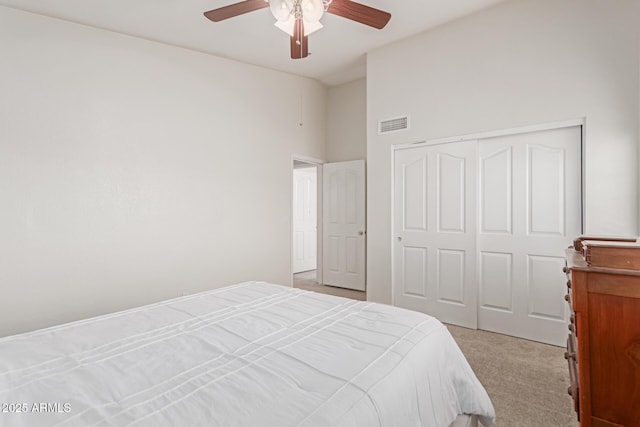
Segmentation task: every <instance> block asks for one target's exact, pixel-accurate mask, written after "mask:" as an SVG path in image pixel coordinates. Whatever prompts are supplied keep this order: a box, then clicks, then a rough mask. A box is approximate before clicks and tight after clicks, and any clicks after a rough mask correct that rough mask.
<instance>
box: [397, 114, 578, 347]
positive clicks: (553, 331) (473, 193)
mask: <svg viewBox="0 0 640 427" xmlns="http://www.w3.org/2000/svg"><path fill="white" fill-rule="evenodd" d="M580 141H581V127H579V126H576V127H570V128H561V129H553V130H545V131H539V132H531V133H523V134H517V135H509V136H501V137H496V138H488V139H482V140H478V141H462V142H456V143H451V144H441V145H432V146H420V147H415V148H408V149H401V150H396V152H395V159H394V162H395V170H394V225H393V227H394V238H395V241H394V263H393V265H394V276H393V279H394V283H393V288H394V303H395V304H396V305H398V306H401V307H405V308H409V309H413V310H418V311H422V312H425V313H427V314H430V315H433V316H435V317H437V318H439V319H440V320H442V321H444V322H448V323H452V324H456V325H461V326H467V327H471V328H475V327H478V328H480V329H485V330H490V331H495V332H500V333H505V334H508V335H513V336H518V337H522V338H527V339H531V340H536V341H540V342H545V343H549V344H555V345H564V341H565V340H566V336H567V329H566V322H567V315H568V308H567V306H566V305H567V304H566V303H565V302H564V299H563V295H564V294H565V293H566V286H565V280H566V278H565V277H564V274H563V272H562V266H563V265H564V249H565V248H566V247H567V246H569V245H570V244H571V242H572V240H573V238H574V237H575V236H577V235H579V234H580V233H581V228H582V227H581V223H582V218H581V200H582V198H581V173H580V162H581V155H580Z"/></svg>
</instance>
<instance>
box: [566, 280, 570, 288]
mask: <svg viewBox="0 0 640 427" xmlns="http://www.w3.org/2000/svg"><path fill="white" fill-rule="evenodd" d="M567 289H571V280H567Z"/></svg>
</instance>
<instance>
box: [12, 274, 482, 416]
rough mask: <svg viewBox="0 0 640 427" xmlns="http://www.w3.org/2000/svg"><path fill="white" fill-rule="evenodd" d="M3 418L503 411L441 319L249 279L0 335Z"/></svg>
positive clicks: (377, 414)
mask: <svg viewBox="0 0 640 427" xmlns="http://www.w3.org/2000/svg"><path fill="white" fill-rule="evenodd" d="M0 405H2V407H0V425H2V426H16V427H17V426H29V427H34V426H54V425H55V426H83V427H84V426H133V425H135V426H225V427H227V426H279V427H280V426H407V427H409V426H433V427H439V426H442V427H446V426H449V425H450V424H451V423H452V422H453V421H454V420H455V419H456V418H457V417H458V415H459V414H477V415H478V419H479V420H480V422H481V423H482V424H483V425H484V426H490V425H492V424H493V423H494V417H495V413H494V409H493V406H492V404H491V401H490V399H489V397H488V395H487V393H486V391H485V390H484V388H483V387H482V385H481V384H480V382H479V381H478V379H477V378H476V376H475V375H474V373H473V371H472V369H471V367H470V366H469V364H468V363H467V361H466V360H465V358H464V356H463V354H462V352H461V351H460V349H459V348H458V346H457V345H456V343H455V341H454V340H453V338H452V337H451V335H450V334H449V332H448V331H447V329H446V328H445V327H444V326H443V325H442V324H441V323H440V322H439V321H438V320H436V319H435V318H433V317H429V316H427V315H424V314H421V313H417V312H412V311H409V310H404V309H400V308H397V307H391V306H387V305H382V304H376V303H371V302H362V301H353V300H349V299H344V298H338V297H333V296H329V295H323V294H318V293H314V292H307V291H302V290H298V289H291V288H287V287H284V286H279V285H273V284H268V283H264V282H248V283H242V284H238V285H234V286H230V287H226V288H221V289H216V290H212V291H209V292H204V293H201V294H197V295H192V296H187V297H182V298H176V299H173V300H169V301H165V302H162V303H157V304H152V305H148V306H144V307H140V308H137V309H132V310H127V311H122V312H118V313H114V314H110V315H105V316H99V317H95V318H91V319H87V320H83V321H78V322H74V323H70V324H66V325H61V326H56V327H52V328H48V329H43V330H39V331H35V332H31V333H26V334H21V335H15V336H11V337H6V338H2V339H0Z"/></svg>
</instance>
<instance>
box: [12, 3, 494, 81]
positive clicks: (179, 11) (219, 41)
mask: <svg viewBox="0 0 640 427" xmlns="http://www.w3.org/2000/svg"><path fill="white" fill-rule="evenodd" d="M236 1H237V0H191V1H183V0H134V1H132V0H56V1H44V0H0V5H5V6H8V7H12V8H16V9H21V10H25V11H29V12H34V13H38V14H42V15H47V16H52V17H55V18H60V19H64V20H67V21H72V22H77V23H81V24H85V25H89V26H93V27H98V28H103V29H106V30H110V31H115V32H118V33H123V34H129V35H132V36H137V37H142V38H145V39H149V40H154V41H158V42H161V43H166V44H170V45H174V46H180V47H184V48H188V49H193V50H197V51H201V52H206V53H210V54H213V55H217V56H222V57H226V58H231V59H235V60H238V61H242V62H246V63H250V64H256V65H260V66H263V67H267V68H271V69H275V70H280V71H285V72H288V73H293V74H297V75H301V76H306V77H311V78H315V79H318V80H320V81H321V82H323V83H324V84H326V85H330V86H331V85H337V84H341V83H345V82H348V81H351V80H355V79H357V78H360V77H364V76H365V72H366V61H365V55H366V52H368V51H371V50H373V49H375V48H377V47H381V46H384V45H387V44H389V43H392V42H394V41H397V40H400V39H403V38H405V37H407V36H410V35H412V34H416V33H419V32H422V31H425V30H427V29H429V28H433V27H435V26H437V25H441V24H443V23H445V22H449V21H451V20H454V19H457V18H459V17H462V16H464V15H468V14H470V13H473V12H476V11H478V10H480V9H483V8H486V7H489V6H491V5H494V4H496V3H499V2H501V1H503V0H404V1H402V0H358V1H359V2H360V3H363V4H366V5H367V6H371V7H375V8H378V9H382V10H385V11H387V12H390V13H391V15H392V16H391V21H390V22H389V24H387V26H386V27H385V28H384V29H382V30H376V29H373V28H370V27H367V26H365V25H362V24H359V23H356V22H353V21H350V20H347V19H344V18H341V17H338V16H335V15H331V14H325V16H324V17H323V18H322V23H323V24H324V28H323V29H321V30H320V31H318V32H316V33H313V34H312V35H310V36H309V52H310V53H311V55H310V56H309V57H307V58H304V59H298V60H292V59H290V58H289V54H290V52H289V36H288V35H287V34H285V33H283V32H282V31H281V30H279V29H277V28H276V27H275V26H274V25H273V23H274V22H275V19H274V18H273V17H272V16H271V12H270V10H269V9H268V8H265V9H262V10H258V11H255V12H251V13H248V14H245V15H242V16H238V17H235V18H231V19H228V20H226V21H222V22H217V23H215V22H211V21H209V20H208V19H206V18H205V17H204V16H203V12H205V11H207V10H211V9H216V8H218V7H221V6H226V5H228V4H231V3H235V2H236Z"/></svg>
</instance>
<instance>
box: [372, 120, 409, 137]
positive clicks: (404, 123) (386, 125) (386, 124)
mask: <svg viewBox="0 0 640 427" xmlns="http://www.w3.org/2000/svg"><path fill="white" fill-rule="evenodd" d="M407 129H409V117H407V116H404V117H394V118H393V119H387V120H380V121H379V122H378V135H384V134H387V133H392V132H399V131H401V130H407Z"/></svg>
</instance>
